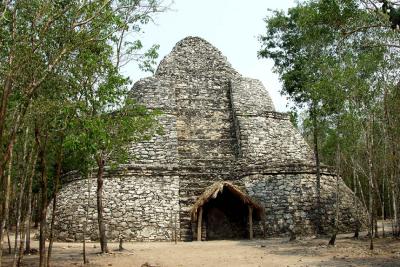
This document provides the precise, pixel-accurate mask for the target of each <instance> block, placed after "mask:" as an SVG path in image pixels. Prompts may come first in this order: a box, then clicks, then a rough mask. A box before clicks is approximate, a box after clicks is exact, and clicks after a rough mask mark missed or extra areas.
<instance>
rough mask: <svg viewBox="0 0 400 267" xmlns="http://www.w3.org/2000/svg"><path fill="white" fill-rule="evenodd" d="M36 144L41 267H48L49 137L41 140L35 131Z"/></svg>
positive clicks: (38, 133) (37, 130)
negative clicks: (37, 150)
mask: <svg viewBox="0 0 400 267" xmlns="http://www.w3.org/2000/svg"><path fill="white" fill-rule="evenodd" d="M35 137H36V143H37V146H38V149H39V155H38V157H39V162H40V169H41V179H40V198H41V199H40V200H41V201H40V210H39V213H40V228H39V267H45V266H46V215H47V162H46V145H47V135H46V136H45V137H44V140H40V139H41V136H40V132H39V129H38V128H36V129H35Z"/></svg>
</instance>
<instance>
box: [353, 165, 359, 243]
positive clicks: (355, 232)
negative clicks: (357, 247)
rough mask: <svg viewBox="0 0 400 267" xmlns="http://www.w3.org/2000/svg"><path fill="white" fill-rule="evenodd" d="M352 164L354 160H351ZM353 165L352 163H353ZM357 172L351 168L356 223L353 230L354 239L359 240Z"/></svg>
mask: <svg viewBox="0 0 400 267" xmlns="http://www.w3.org/2000/svg"><path fill="white" fill-rule="evenodd" d="M352 162H354V160H352ZM353 165H354V163H353ZM357 179H358V177H357V171H356V168H355V167H353V191H354V207H355V209H356V222H355V230H354V238H357V239H358V238H359V236H360V217H359V211H358V208H359V207H358V202H357Z"/></svg>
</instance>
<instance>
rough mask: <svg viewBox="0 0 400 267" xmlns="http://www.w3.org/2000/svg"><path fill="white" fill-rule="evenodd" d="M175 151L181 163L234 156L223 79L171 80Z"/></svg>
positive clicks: (196, 163)
mask: <svg viewBox="0 0 400 267" xmlns="http://www.w3.org/2000/svg"><path fill="white" fill-rule="evenodd" d="M175 92H176V103H177V113H178V119H177V120H178V121H177V132H178V153H179V158H180V163H181V164H182V165H183V166H192V165H194V166H213V165H222V164H229V163H232V162H233V161H234V160H235V154H236V150H235V142H236V140H235V139H234V136H233V132H234V130H233V115H232V112H231V105H230V99H229V84H228V82H227V80H226V79H218V78H210V77H202V76H192V77H190V78H188V79H187V80H185V81H182V82H180V83H177V84H175Z"/></svg>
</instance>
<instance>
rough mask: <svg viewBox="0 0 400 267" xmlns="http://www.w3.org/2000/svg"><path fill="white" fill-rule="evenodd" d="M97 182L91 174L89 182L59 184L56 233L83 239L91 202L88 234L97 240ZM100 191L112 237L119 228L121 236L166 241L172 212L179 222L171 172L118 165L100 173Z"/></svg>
mask: <svg viewBox="0 0 400 267" xmlns="http://www.w3.org/2000/svg"><path fill="white" fill-rule="evenodd" d="M88 186H90V197H89V192H88V191H89V189H88ZM96 187H97V185H96V180H95V178H93V179H91V183H88V182H87V180H76V181H73V182H71V183H69V184H68V185H67V186H63V188H62V189H61V191H60V193H59V197H58V199H59V200H58V202H57V209H56V221H55V230H54V232H55V234H56V239H58V240H67V241H74V240H81V239H82V236H83V226H84V222H85V218H86V206H87V203H89V213H88V226H87V236H89V237H90V239H91V240H98V224H97V209H96ZM103 192H104V199H103V204H104V219H105V222H106V229H107V236H108V238H109V239H111V240H116V239H118V236H119V233H122V234H123V235H124V236H125V240H136V241H157V240H159V241H168V240H172V238H173V231H174V229H173V227H174V223H175V222H174V220H175V218H176V220H177V221H176V225H177V228H178V229H179V227H180V223H179V221H180V219H179V177H178V176H177V175H175V174H173V173H169V172H168V171H163V172H155V171H151V170H143V171H141V170H125V171H123V170H119V171H118V172H113V173H109V174H108V175H107V177H106V178H105V179H104V191H103ZM50 206H51V205H50ZM49 216H51V214H49ZM178 238H179V237H178Z"/></svg>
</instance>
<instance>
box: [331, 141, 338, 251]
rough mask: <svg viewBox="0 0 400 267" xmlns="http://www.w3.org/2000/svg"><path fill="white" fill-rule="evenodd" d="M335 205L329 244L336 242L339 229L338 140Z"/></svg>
mask: <svg viewBox="0 0 400 267" xmlns="http://www.w3.org/2000/svg"><path fill="white" fill-rule="evenodd" d="M336 153H337V156H336V201H335V202H336V203H335V204H336V205H335V206H336V207H335V225H334V230H333V234H332V236H331V239H330V240H329V245H330V246H334V245H335V243H336V236H337V233H338V231H339V200H340V197H339V175H340V145H339V141H338V143H337V149H336Z"/></svg>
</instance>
